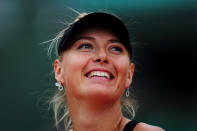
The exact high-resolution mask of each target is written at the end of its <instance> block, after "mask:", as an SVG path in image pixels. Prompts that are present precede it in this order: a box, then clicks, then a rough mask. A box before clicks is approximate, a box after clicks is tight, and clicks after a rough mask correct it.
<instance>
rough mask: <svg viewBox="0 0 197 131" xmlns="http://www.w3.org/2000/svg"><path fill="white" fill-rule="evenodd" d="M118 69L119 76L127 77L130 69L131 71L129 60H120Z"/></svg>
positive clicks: (117, 65)
mask: <svg viewBox="0 0 197 131" xmlns="http://www.w3.org/2000/svg"><path fill="white" fill-rule="evenodd" d="M116 69H117V72H118V75H121V76H125V77H126V76H127V75H128V69H129V61H128V59H127V58H121V59H120V60H118V61H116Z"/></svg>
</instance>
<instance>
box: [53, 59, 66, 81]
mask: <svg viewBox="0 0 197 131" xmlns="http://www.w3.org/2000/svg"><path fill="white" fill-rule="evenodd" d="M54 72H55V79H56V80H57V81H58V82H60V83H62V84H63V83H64V79H63V77H62V65H61V62H60V61H59V60H58V59H56V60H55V62H54Z"/></svg>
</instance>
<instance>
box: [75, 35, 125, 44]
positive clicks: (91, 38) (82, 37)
mask: <svg viewBox="0 0 197 131" xmlns="http://www.w3.org/2000/svg"><path fill="white" fill-rule="evenodd" d="M81 39H85V40H92V41H93V40H95V38H94V37H90V36H81V37H78V38H77V39H76V40H75V42H76V41H78V40H81ZM108 41H109V42H110V43H122V41H121V40H119V39H110V40H108Z"/></svg>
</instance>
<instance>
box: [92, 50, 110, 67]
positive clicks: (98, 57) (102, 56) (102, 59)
mask: <svg viewBox="0 0 197 131" xmlns="http://www.w3.org/2000/svg"><path fill="white" fill-rule="evenodd" d="M93 61H94V62H97V63H101V64H104V63H106V64H107V63H108V58H107V54H106V52H105V51H104V50H101V51H98V52H97V53H95V55H94V57H93Z"/></svg>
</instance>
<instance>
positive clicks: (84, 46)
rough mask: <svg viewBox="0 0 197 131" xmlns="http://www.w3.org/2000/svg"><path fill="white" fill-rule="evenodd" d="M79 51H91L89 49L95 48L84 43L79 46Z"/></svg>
mask: <svg viewBox="0 0 197 131" xmlns="http://www.w3.org/2000/svg"><path fill="white" fill-rule="evenodd" d="M77 49H80V50H89V49H93V47H92V45H91V44H89V43H82V44H80V45H79V47H78V48H77Z"/></svg>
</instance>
